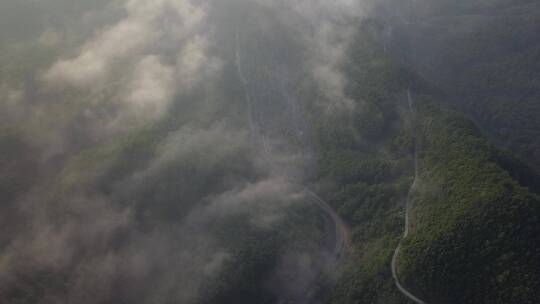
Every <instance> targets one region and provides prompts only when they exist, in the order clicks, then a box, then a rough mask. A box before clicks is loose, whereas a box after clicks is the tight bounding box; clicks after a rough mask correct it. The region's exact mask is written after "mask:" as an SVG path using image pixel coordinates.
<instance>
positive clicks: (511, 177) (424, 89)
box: [319, 21, 540, 303]
mask: <svg viewBox="0 0 540 304" xmlns="http://www.w3.org/2000/svg"><path fill="white" fill-rule="evenodd" d="M384 32H385V26H384V25H383V24H382V23H379V22H375V21H373V22H367V23H365V24H363V27H362V30H361V34H360V36H359V37H358V39H357V41H358V43H357V44H356V45H355V47H354V48H353V50H352V51H351V54H352V56H353V57H352V58H353V59H354V61H352V62H350V66H347V67H346V68H347V69H348V70H349V71H350V74H349V77H350V78H349V80H350V82H351V86H350V96H351V97H353V98H354V100H355V101H356V108H355V111H353V112H352V114H350V115H349V114H347V115H345V116H343V117H341V118H339V119H335V120H333V121H332V122H331V123H328V124H326V125H323V126H321V127H320V128H319V134H320V138H321V139H320V146H321V148H320V150H321V151H320V159H319V164H320V169H319V174H320V178H321V183H322V184H323V185H325V186H324V187H326V188H325V189H326V191H327V195H328V197H329V198H330V200H331V201H333V202H334V204H335V206H336V208H338V210H339V211H340V212H341V213H342V214H343V215H344V216H345V217H346V218H348V219H349V221H350V223H351V225H352V228H353V232H354V233H353V240H354V248H353V249H352V254H351V264H350V266H349V268H348V270H347V271H346V272H345V274H344V276H343V278H342V279H341V280H340V283H339V285H338V286H337V288H336V290H335V293H334V300H333V303H357V302H381V301H382V302H384V303H406V302H407V301H409V300H408V299H406V298H405V297H404V296H403V295H401V294H400V293H398V292H397V288H396V287H395V286H394V282H393V279H392V277H391V272H390V261H391V258H392V254H393V250H394V248H396V247H397V244H398V242H399V239H400V235H401V233H402V227H403V221H404V216H405V214H404V213H405V212H404V211H405V202H406V201H407V199H406V197H407V191H408V189H409V187H410V185H411V183H412V177H413V175H414V166H413V157H412V156H413V150H414V144H413V140H412V136H413V134H414V129H416V130H417V131H416V133H417V137H418V139H417V140H418V149H419V151H418V153H419V164H418V166H419V168H418V169H419V174H420V175H419V180H418V181H417V183H416V187H415V188H414V191H413V193H412V201H411V203H412V208H411V210H410V215H409V216H410V222H409V229H410V231H409V236H408V237H407V238H406V239H405V240H404V244H403V248H402V250H401V252H400V254H399V255H398V257H397V268H398V277H399V278H400V281H402V282H403V285H404V286H405V287H406V288H408V289H409V290H410V291H411V292H412V293H413V294H414V295H416V296H417V297H419V298H420V299H422V300H424V301H425V302H426V303H534V302H535V301H536V300H538V299H539V295H538V293H537V291H538V286H537V284H538V282H539V280H540V273H539V272H538V269H540V267H539V265H538V258H539V254H540V252H539V251H538V249H537V248H539V244H540V239H539V238H538V235H539V234H538V232H539V231H540V224H539V223H538V216H540V201H539V198H538V197H537V196H536V195H535V194H532V192H531V191H529V188H530V189H531V190H535V189H538V188H537V181H538V177H537V176H536V175H535V174H534V173H532V171H531V170H530V169H528V168H527V166H525V165H523V164H522V163H521V162H519V161H516V160H515V158H513V157H511V156H509V155H508V153H506V152H504V153H503V152H501V151H499V150H498V149H496V148H494V147H493V146H491V145H490V144H488V143H487V142H486V140H484V139H483V138H482V135H481V133H480V132H479V131H478V129H476V127H474V124H473V123H471V122H470V121H468V120H467V119H465V118H463V117H462V116H461V115H460V114H458V113H456V112H452V111H449V110H447V109H444V108H443V107H442V104H441V103H440V102H439V101H438V100H444V99H443V98H442V97H441V96H443V95H442V94H441V92H442V91H440V90H436V89H434V88H433V87H432V86H431V85H428V84H427V83H426V82H423V81H421V80H420V78H419V77H418V76H416V75H414V74H413V73H411V72H409V71H408V69H407V68H406V67H404V66H403V65H401V64H400V63H399V62H398V61H396V60H394V59H392V57H391V55H388V54H387V53H386V52H385V51H384V41H385V40H384ZM409 89H410V91H411V92H412V94H411V95H412V99H413V100H414V105H413V111H412V112H411V111H408V110H407V97H406V92H407V90H409ZM349 113H350V112H349ZM357 121H358V122H362V123H363V124H359V125H356V124H355V122H357ZM372 135H375V136H372ZM520 176H521V177H523V176H527V178H521V177H520ZM519 181H521V184H520V182H519ZM527 187H529V188H527Z"/></svg>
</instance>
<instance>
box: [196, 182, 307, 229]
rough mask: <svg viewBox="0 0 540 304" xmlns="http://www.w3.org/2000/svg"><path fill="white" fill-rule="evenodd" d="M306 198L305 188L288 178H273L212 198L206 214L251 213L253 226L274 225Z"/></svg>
mask: <svg viewBox="0 0 540 304" xmlns="http://www.w3.org/2000/svg"><path fill="white" fill-rule="evenodd" d="M303 199H304V192H303V190H302V189H301V188H299V187H298V186H294V185H292V184H291V183H290V182H289V181H288V180H287V179H286V178H284V177H269V178H267V179H263V180H261V181H258V182H255V183H248V184H245V185H242V186H239V187H236V188H234V189H232V190H230V191H227V192H225V193H222V194H221V195H219V196H217V197H215V198H212V199H211V200H212V203H211V204H210V205H209V206H208V207H207V208H206V209H205V214H208V215H211V216H212V217H221V218H225V217H228V216H231V215H242V214H243V215H249V217H250V223H251V224H252V225H254V226H256V227H260V228H270V227H272V225H274V224H276V223H277V222H278V221H280V220H281V219H282V218H283V217H284V216H285V213H284V212H285V211H286V210H287V208H288V207H290V206H292V205H293V204H296V203H298V202H301V201H302V200H303Z"/></svg>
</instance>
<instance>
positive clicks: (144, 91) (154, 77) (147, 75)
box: [121, 56, 175, 119]
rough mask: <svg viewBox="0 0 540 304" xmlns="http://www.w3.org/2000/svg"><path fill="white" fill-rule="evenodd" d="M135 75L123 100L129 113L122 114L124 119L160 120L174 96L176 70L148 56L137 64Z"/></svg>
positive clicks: (154, 57)
mask: <svg viewBox="0 0 540 304" xmlns="http://www.w3.org/2000/svg"><path fill="white" fill-rule="evenodd" d="M133 74H134V76H133V79H132V80H131V82H130V83H129V84H128V85H127V88H126V97H125V98H124V99H122V101H123V102H124V104H125V108H126V109H128V110H129V111H126V112H121V115H122V118H123V117H126V116H129V117H131V118H135V119H137V118H142V117H147V118H149V119H156V118H159V117H160V116H161V115H163V113H165V111H166V109H167V108H168V106H169V104H170V102H171V100H172V98H173V96H174V90H175V77H174V69H173V68H172V67H169V66H166V65H163V64H162V63H161V62H160V61H159V58H157V57H156V56H147V57H145V58H144V59H142V60H141V62H139V63H138V64H137V66H136V68H135V71H134V73H133Z"/></svg>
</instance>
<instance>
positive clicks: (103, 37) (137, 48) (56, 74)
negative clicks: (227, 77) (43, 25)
mask: <svg viewBox="0 0 540 304" xmlns="http://www.w3.org/2000/svg"><path fill="white" fill-rule="evenodd" d="M122 2H123V4H124V7H123V9H124V12H125V16H124V17H123V18H122V19H121V20H119V21H118V22H117V23H116V24H113V25H112V26H108V27H106V28H102V29H101V30H99V31H98V32H97V33H96V34H95V35H94V37H92V38H90V39H89V40H88V41H86V42H85V43H84V45H83V46H82V47H81V48H80V51H79V52H78V54H77V55H76V56H74V57H72V58H63V59H61V60H58V61H57V62H55V63H54V64H53V65H52V66H51V67H50V68H49V69H47V70H46V71H45V72H43V73H42V75H41V80H42V81H43V83H44V85H45V87H46V88H47V89H49V90H54V91H59V92H61V91H62V90H65V89H76V90H80V91H81V94H88V93H87V92H91V96H94V95H96V96H99V94H100V92H102V91H105V90H108V91H110V90H111V89H112V90H113V91H116V93H113V94H112V96H114V98H108V99H105V100H102V101H101V102H107V103H112V104H116V106H115V109H116V110H115V111H116V112H117V113H116V114H111V113H109V115H108V116H109V117H110V118H109V120H110V122H109V123H106V124H105V125H106V126H108V127H109V129H113V130H114V129H116V128H118V127H119V128H121V129H125V128H130V127H133V126H134V125H133V124H135V125H136V124H140V123H145V122H146V121H153V120H156V119H159V118H160V117H162V115H163V114H164V113H166V111H167V109H168V106H169V105H170V103H171V101H172V99H173V97H174V95H175V94H177V93H185V92H186V91H188V90H191V89H193V88H194V87H195V86H196V85H197V84H199V83H201V82H203V81H204V80H206V79H207V78H208V77H211V76H213V75H215V74H216V73H217V72H218V71H219V69H220V67H221V61H220V60H219V59H217V58H214V57H212V56H210V55H209V54H208V48H209V43H208V37H207V35H209V32H208V30H207V29H206V28H205V26H206V21H207V14H206V8H205V7H204V6H203V5H201V4H200V3H197V4H195V1H192V0H144V1H143V0H127V1H122ZM44 35H45V34H44ZM51 35H52V34H50V33H49V34H47V35H45V36H51ZM45 38H47V37H45ZM45 38H44V40H46V39H45ZM48 38H50V37H48ZM171 52H174V54H171ZM171 56H172V57H173V58H171ZM109 95H110V94H109ZM88 106H89V107H98V108H99V107H100V105H95V104H89V105H88ZM91 111H92V110H90V112H91Z"/></svg>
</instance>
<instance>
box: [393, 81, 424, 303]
mask: <svg viewBox="0 0 540 304" xmlns="http://www.w3.org/2000/svg"><path fill="white" fill-rule="evenodd" d="M407 99H408V103H409V111H410V112H411V114H412V115H414V109H413V100H412V97H411V90H410V89H409V90H407ZM413 140H414V181H413V183H412V185H411V188H410V189H409V194H408V195H407V201H406V204H405V231H404V233H403V237H402V238H401V241H400V242H399V245H398V247H397V248H396V250H395V251H394V256H393V257H392V277H393V278H394V282H395V284H396V287H397V289H398V290H399V291H400V292H401V293H402V294H403V295H404V296H406V297H407V298H409V299H410V300H411V301H413V302H415V303H417V304H427V303H426V302H424V301H422V300H421V299H420V298H418V297H417V296H415V295H413V294H412V293H411V292H410V291H408V290H407V289H406V288H405V287H404V286H403V285H402V284H401V282H400V281H399V277H398V273H397V259H398V257H399V253H400V251H401V244H402V241H403V240H404V239H405V238H406V237H408V236H409V226H410V223H409V222H410V216H409V213H410V208H411V196H412V193H413V191H414V189H416V184H417V182H418V140H417V137H416V127H415V126H413Z"/></svg>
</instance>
